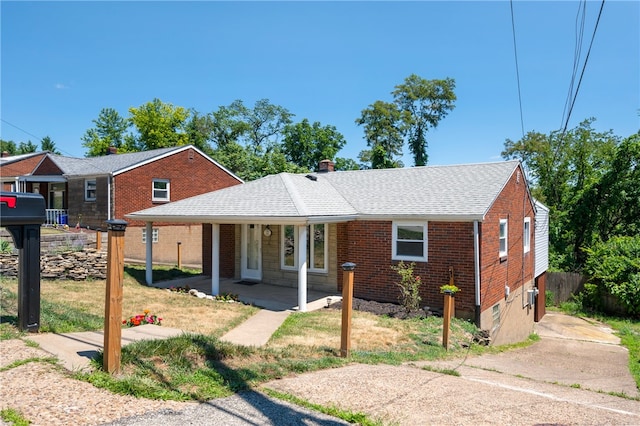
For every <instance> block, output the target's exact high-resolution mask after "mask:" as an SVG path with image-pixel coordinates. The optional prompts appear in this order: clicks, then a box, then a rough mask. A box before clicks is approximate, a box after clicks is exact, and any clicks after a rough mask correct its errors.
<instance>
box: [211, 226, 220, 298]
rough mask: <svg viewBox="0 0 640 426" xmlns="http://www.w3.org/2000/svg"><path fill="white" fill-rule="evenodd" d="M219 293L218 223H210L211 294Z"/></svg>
mask: <svg viewBox="0 0 640 426" xmlns="http://www.w3.org/2000/svg"><path fill="white" fill-rule="evenodd" d="M218 294H220V224H218V223H214V224H212V225H211V295H212V296H217V295H218Z"/></svg>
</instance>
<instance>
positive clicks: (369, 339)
mask: <svg viewBox="0 0 640 426" xmlns="http://www.w3.org/2000/svg"><path fill="white" fill-rule="evenodd" d="M296 315H304V316H305V318H304V326H293V327H294V332H289V331H288V330H287V328H288V327H287V328H285V329H284V330H283V331H282V333H276V334H275V335H274V337H273V338H272V339H271V340H270V341H269V347H272V348H282V347H286V346H289V345H295V346H310V347H322V346H325V347H327V346H328V347H335V348H339V347H340V335H341V329H342V314H341V312H340V311H337V310H323V311H317V312H310V313H305V314H296ZM291 321H292V322H293V323H296V322H297V319H296V318H295V316H294V317H293V318H292V320H291ZM407 331H408V324H403V323H402V322H401V320H390V319H388V318H381V317H378V316H376V315H373V314H370V313H367V312H353V318H352V323H351V347H352V349H354V350H363V351H371V350H385V349H390V348H392V347H394V346H397V345H400V344H404V343H409V342H410V341H411V340H410V338H409V337H408V333H407Z"/></svg>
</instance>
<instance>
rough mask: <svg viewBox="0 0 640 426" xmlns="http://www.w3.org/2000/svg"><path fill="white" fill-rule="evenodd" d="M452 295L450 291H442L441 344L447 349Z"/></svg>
mask: <svg viewBox="0 0 640 426" xmlns="http://www.w3.org/2000/svg"><path fill="white" fill-rule="evenodd" d="M452 300H453V296H452V295H451V292H447V291H446V292H445V293H444V312H443V313H442V346H444V348H445V349H446V350H449V328H450V326H451V304H452Z"/></svg>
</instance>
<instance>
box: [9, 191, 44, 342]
mask: <svg viewBox="0 0 640 426" xmlns="http://www.w3.org/2000/svg"><path fill="white" fill-rule="evenodd" d="M45 219H46V211H45V203H44V198H43V197H42V195H39V194H29V193H23V192H0V226H3V227H6V228H7V231H9V232H10V233H11V236H12V237H13V242H14V244H15V246H16V248H17V249H18V250H19V251H18V326H19V328H20V330H23V331H24V330H26V331H32V332H35V331H38V328H39V327H40V225H42V224H43V223H44V222H45Z"/></svg>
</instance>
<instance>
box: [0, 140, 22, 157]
mask: <svg viewBox="0 0 640 426" xmlns="http://www.w3.org/2000/svg"><path fill="white" fill-rule="evenodd" d="M0 152H2V153H5V152H6V153H7V154H9V155H16V153H17V152H18V147H17V146H16V143H15V142H14V141H5V140H4V139H0Z"/></svg>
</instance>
